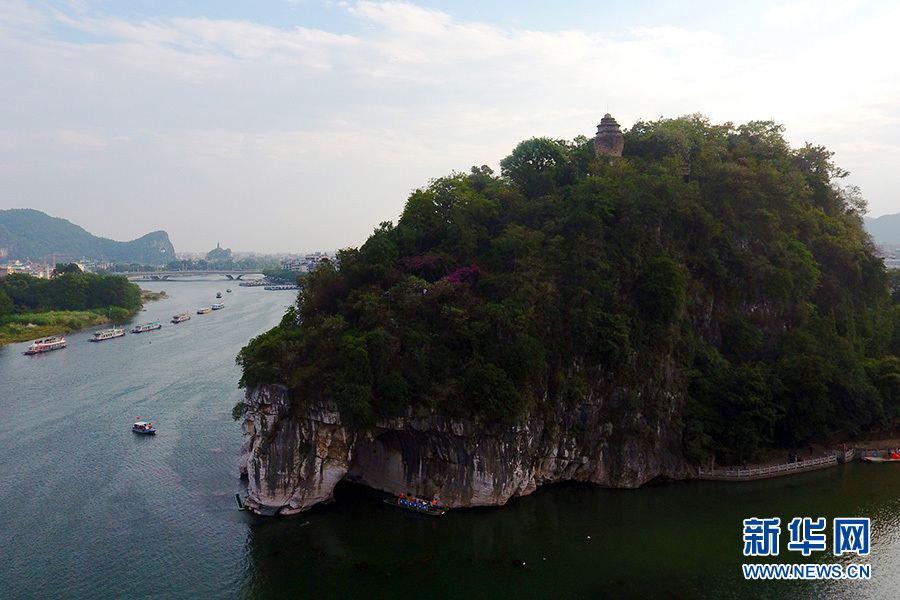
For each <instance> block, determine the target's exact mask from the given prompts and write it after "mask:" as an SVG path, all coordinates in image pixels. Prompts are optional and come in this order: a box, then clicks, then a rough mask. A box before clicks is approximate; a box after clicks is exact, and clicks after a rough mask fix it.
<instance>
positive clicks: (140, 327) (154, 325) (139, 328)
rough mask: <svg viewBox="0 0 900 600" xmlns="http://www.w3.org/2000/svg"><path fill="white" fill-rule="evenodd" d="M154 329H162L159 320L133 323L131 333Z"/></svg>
mask: <svg viewBox="0 0 900 600" xmlns="http://www.w3.org/2000/svg"><path fill="white" fill-rule="evenodd" d="M154 329H162V325H160V324H159V321H153V322H152V323H144V324H143V325H135V326H134V329H132V330H131V333H144V332H145V331H153V330H154Z"/></svg>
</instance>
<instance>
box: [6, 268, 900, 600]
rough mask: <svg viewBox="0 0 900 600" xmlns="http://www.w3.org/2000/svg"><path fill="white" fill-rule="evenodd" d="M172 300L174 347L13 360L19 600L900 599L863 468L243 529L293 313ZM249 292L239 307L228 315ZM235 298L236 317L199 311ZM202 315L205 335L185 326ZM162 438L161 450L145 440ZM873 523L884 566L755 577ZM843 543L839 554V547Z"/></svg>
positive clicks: (259, 521)
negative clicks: (274, 365) (263, 416)
mask: <svg viewBox="0 0 900 600" xmlns="http://www.w3.org/2000/svg"><path fill="white" fill-rule="evenodd" d="M142 286H143V287H145V288H149V289H151V290H153V291H160V290H161V289H163V290H165V291H166V293H167V294H168V295H169V296H170V298H169V299H166V300H161V301H158V302H153V303H150V304H148V305H147V306H146V307H145V309H146V310H145V311H144V312H141V313H139V314H138V315H137V316H136V317H135V318H134V320H133V321H132V322H130V323H127V324H126V327H127V328H129V329H130V326H132V325H133V324H134V323H141V322H147V321H152V320H156V319H159V320H160V321H162V322H163V323H164V326H163V328H162V329H161V330H158V331H152V332H148V333H143V334H140V335H135V334H130V333H129V334H127V335H126V336H125V337H124V338H121V339H113V340H109V341H104V342H100V343H88V341H87V340H88V338H89V337H90V334H91V332H90V331H85V332H81V333H78V334H73V335H70V336H67V339H68V342H69V345H68V347H67V348H65V349H64V350H58V351H55V352H50V353H48V354H45V355H38V356H23V355H22V351H23V350H24V349H25V348H27V346H28V345H27V344H12V345H9V346H6V347H4V348H0V599H3V600H7V599H10V600H18V599H30V598H34V599H41V600H44V599H50V598H73V599H85V600H86V599H92V600H93V599H104V598H109V599H114V598H123V599H124V598H129V599H131V598H135V599H136V598H157V599H159V598H162V599H186V600H187V599H195V598H224V599H232V598H234V599H246V600H262V599H280V598H300V599H305V598H310V599H312V598H316V599H322V598H325V599H327V598H335V599H338V598H367V599H372V598H395V597H407V596H412V597H415V598H422V599H426V600H428V599H432V598H438V599H443V598H446V599H471V598H487V599H492V600H496V599H499V598H534V599H543V598H554V599H562V598H590V599H595V598H726V599H727V598H736V599H737V598H803V599H806V598H810V599H812V598H829V599H835V600H837V599H881V598H888V597H893V596H895V591H896V590H897V589H898V588H900V465H893V464H885V465H875V464H863V463H852V464H849V465H842V466H838V467H835V468H829V469H824V470H821V471H817V472H813V473H806V474H801V475H794V476H789V477H785V478H780V479H772V480H767V481H759V482H753V483H718V482H699V481H698V482H686V483H677V484H667V485H659V486H645V487H643V488H641V489H639V490H605V489H600V488H597V487H594V486H589V485H562V486H554V487H550V488H547V489H543V490H540V491H538V492H537V493H535V494H533V495H532V496H529V497H525V498H519V499H515V500H513V501H511V502H510V503H509V504H508V505H507V506H505V507H502V508H494V509H475V510H457V511H451V512H450V513H448V514H447V515H445V516H443V517H440V518H434V517H427V516H423V515H417V514H413V513H408V512H405V511H402V510H399V509H396V508H393V507H390V506H388V505H385V504H383V503H382V502H380V498H381V496H379V495H378V494H376V493H373V492H370V491H367V490H364V489H360V488H357V487H354V486H349V485H348V486H346V487H342V488H340V489H339V490H338V494H337V499H338V501H337V502H336V503H335V504H332V505H330V506H325V507H319V508H316V509H313V510H311V511H309V512H307V513H305V514H303V515H300V516H297V517H294V518H290V519H264V518H259V517H254V516H253V515H249V514H246V513H244V512H239V511H238V510H236V505H235V501H234V494H235V493H236V492H243V491H244V489H245V484H244V483H243V482H242V481H241V480H240V478H239V477H238V473H237V459H238V454H239V448H240V446H241V444H242V443H243V441H244V438H243V436H242V435H241V432H240V425H239V423H236V422H235V421H233V420H232V417H231V410H232V407H233V406H234V405H235V403H236V402H238V401H239V400H240V399H241V397H242V392H241V390H239V389H238V387H237V381H238V379H239V377H240V369H239V368H238V367H237V366H236V365H235V363H234V358H235V355H236V354H237V352H238V351H239V350H240V348H241V347H242V346H243V345H244V344H246V343H247V341H248V340H249V339H250V338H252V337H254V336H256V335H259V334H260V333H263V332H264V331H266V330H267V329H269V328H271V327H272V326H274V325H275V324H277V323H278V321H279V320H280V318H281V316H282V314H283V313H284V310H285V307H286V306H287V305H289V304H291V302H292V301H293V299H294V296H293V294H292V293H291V292H267V291H265V290H263V289H262V288H246V287H238V286H237V284H236V283H235V282H225V281H217V280H211V279H209V280H204V279H192V280H178V281H166V282H158V283H146V282H145V283H142ZM228 286H231V288H232V290H233V292H232V293H225V288H226V287H228ZM216 291H221V292H223V299H222V301H223V302H224V303H225V304H226V308H225V309H224V310H220V311H215V312H212V313H209V314H205V315H197V314H195V313H196V309H197V308H198V307H200V306H204V305H206V306H208V305H210V304H212V303H213V302H214V301H215V298H214V294H215V292H216ZM184 311H189V312H190V313H191V316H192V318H191V320H190V321H187V322H185V323H182V324H179V325H174V324H171V323H169V320H170V319H171V317H172V315H174V314H176V313H180V312H184ZM137 418H142V419H145V420H150V421H152V422H153V423H154V425H155V426H156V427H157V429H158V433H157V435H156V436H139V435H136V434H133V433H132V432H131V430H130V424H131V422H132V421H133V420H135V419H137ZM751 517H757V518H770V517H780V518H781V522H782V523H783V524H784V525H785V526H786V524H787V523H788V521H790V519H791V518H793V517H812V518H818V517H824V518H826V519H827V520H828V524H829V530H828V531H829V532H830V525H831V522H832V520H833V519H835V518H838V517H841V518H844V517H868V518H870V519H871V546H872V548H871V553H870V554H869V555H868V556H864V557H858V556H850V557H848V556H841V557H835V556H833V555H832V554H831V553H830V551H829V552H813V553H812V555H811V556H810V557H809V558H804V557H803V556H802V554H800V553H799V552H794V551H788V550H787V549H786V547H785V546H786V543H787V529H786V527H784V526H783V531H782V536H781V537H782V539H781V554H780V555H779V556H777V557H775V558H774V559H768V558H766V559H762V558H759V559H751V558H749V557H744V556H743V554H742V549H743V520H744V519H748V518H751ZM829 541H830V535H829ZM810 561H811V562H813V563H819V564H842V565H846V564H869V565H871V578H870V579H869V580H867V581H846V580H844V581H753V580H745V579H744V577H743V574H742V572H741V564H742V563H747V562H753V563H762V562H781V563H803V562H810Z"/></svg>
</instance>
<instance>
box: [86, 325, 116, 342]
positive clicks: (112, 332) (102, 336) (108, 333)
mask: <svg viewBox="0 0 900 600" xmlns="http://www.w3.org/2000/svg"><path fill="white" fill-rule="evenodd" d="M123 335H125V330H124V329H122V327H121V326H119V327H113V328H111V329H104V330H103V331H96V332H94V337H92V338H91V339H89V340H88V341H89V342H102V341H103V340H111V339H113V338H118V337H122V336H123Z"/></svg>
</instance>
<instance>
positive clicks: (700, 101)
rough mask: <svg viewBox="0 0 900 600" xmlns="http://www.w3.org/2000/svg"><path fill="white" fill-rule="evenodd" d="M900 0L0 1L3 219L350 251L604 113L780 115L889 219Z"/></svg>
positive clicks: (246, 245) (127, 236) (899, 148)
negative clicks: (24, 212)
mask: <svg viewBox="0 0 900 600" xmlns="http://www.w3.org/2000/svg"><path fill="white" fill-rule="evenodd" d="M898 17H900V5H895V4H893V3H891V2H887V1H886V0H880V1H869V2H867V1H853V0H847V1H843V2H836V1H824V2H816V3H814V2H811V1H803V0H801V1H795V2H789V3H784V2H776V1H774V0H767V1H762V2H758V3H752V5H751V4H750V3H742V4H739V5H732V4H731V3H719V2H712V1H711V0H704V1H695V2H681V3H677V4H675V3H668V2H662V1H660V0H653V1H649V2H641V3H631V4H629V5H620V4H613V5H603V6H598V5H597V4H596V3H587V2H565V1H563V2H559V3H553V4H552V5H537V4H536V3H534V4H533V3H522V2H512V1H511V0H498V1H497V2H491V3H485V2H474V1H471V0H459V1H454V2H451V1H450V0H417V1H415V2H371V1H362V2H333V1H325V0H273V1H269V2H259V3H253V4H249V3H244V2H235V1H223V2H196V3H182V2H175V1H172V0H160V1H155V2H148V1H145V0H135V1H132V2H127V3H109V2H100V1H97V0H80V1H77V2H76V1H69V0H48V1H38V2H24V1H19V0H0V72H2V75H3V80H4V86H3V87H2V89H0V103H2V106H3V111H2V116H0V189H2V190H3V191H2V193H0V208H2V209H6V208H33V209H36V210H40V211H42V212H45V213H47V214H48V215H51V216H54V217H60V218H64V219H67V220H69V221H71V222H72V223H75V224H76V225H79V226H80V227H82V228H84V229H85V230H87V231H89V232H90V233H92V234H94V235H96V236H98V237H106V238H110V239H114V240H117V241H129V240H132V239H135V238H138V237H140V236H142V235H144V234H146V233H148V232H151V231H155V230H165V231H166V232H167V233H168V234H169V237H170V239H171V241H172V243H173V245H174V246H175V248H176V250H177V251H179V252H182V251H184V252H208V251H209V249H212V248H215V246H216V243H217V242H218V243H220V244H221V245H222V247H228V248H232V250H233V251H245V252H260V253H267V254H274V253H285V252H295V253H296V252H298V250H297V249H298V248H306V249H308V250H303V252H308V251H317V250H318V251H333V250H334V249H338V248H346V247H357V246H359V245H361V244H362V243H363V242H364V241H365V240H366V238H367V237H368V235H369V234H370V233H371V232H372V231H373V230H374V229H375V228H376V227H378V225H379V223H381V222H383V221H393V222H396V221H397V219H398V217H399V215H400V213H401V211H402V210H403V206H404V205H405V203H406V200H407V198H408V196H409V194H410V192H412V191H413V190H415V189H416V188H421V187H424V186H427V185H428V183H429V181H430V180H432V179H434V178H438V177H443V176H445V175H450V174H452V173H453V172H468V170H469V168H470V167H471V166H473V165H479V166H480V165H488V166H490V167H491V168H493V169H494V170H495V172H498V173H499V162H500V160H501V159H502V158H504V157H505V156H506V155H508V154H509V153H510V152H511V151H512V150H513V148H515V146H516V144H518V143H519V142H521V141H523V140H526V139H529V138H532V137H540V136H546V137H551V138H555V139H566V140H571V139H573V138H574V137H576V136H578V135H585V136H588V137H591V136H593V135H594V133H595V131H596V125H597V123H599V121H600V119H601V118H602V116H603V115H604V114H605V113H606V112H609V113H611V114H612V115H613V116H614V117H615V118H616V119H617V120H618V122H619V123H620V125H621V126H622V127H623V128H625V129H627V128H630V127H631V126H633V125H634V123H635V122H637V121H638V120H645V121H649V120H656V119H659V118H661V117H665V118H676V117H679V116H681V115H685V114H693V113H701V114H704V115H706V116H707V117H708V118H709V120H710V122H712V123H716V124H718V123H725V122H733V123H735V124H740V123H745V122H748V121H754V120H773V121H775V122H776V123H779V124H782V125H783V126H784V127H785V134H784V135H785V138H786V139H787V141H788V142H789V143H790V144H791V145H792V146H793V147H795V148H797V147H802V146H803V145H804V143H806V142H809V143H812V144H814V145H824V146H825V147H827V148H828V149H829V150H831V151H833V152H834V153H835V156H834V161H835V163H836V164H837V165H838V166H840V167H841V168H843V169H846V170H848V171H850V173H851V175H850V177H848V178H847V179H846V180H842V181H841V183H842V184H852V185H857V186H859V188H860V190H861V193H862V195H863V197H864V198H865V199H866V200H867V201H868V203H869V216H871V217H878V216H882V215H885V214H893V213H896V212H898V210H900V206H898V202H897V201H896V200H895V191H894V190H895V189H897V188H900V171H898V170H897V169H896V166H895V165H896V164H897V159H898V158H900V93H898V91H900V90H898V87H900V77H898V76H897V75H898V70H900V67H898V66H897V64H896V61H892V60H889V57H890V56H897V55H898V54H900V52H898V50H900V48H898V46H900V41H898V36H896V34H895V33H894V32H893V28H894V23H896V22H897V21H898Z"/></svg>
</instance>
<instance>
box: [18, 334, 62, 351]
mask: <svg viewBox="0 0 900 600" xmlns="http://www.w3.org/2000/svg"><path fill="white" fill-rule="evenodd" d="M65 347H66V338H64V337H63V336H61V335H54V336H53V337H48V338H44V339H42V340H34V341H33V342H31V346H29V347H28V350H26V351H25V352H23V353H22V354H40V353H42V352H50V351H51V350H59V349H60V348H65Z"/></svg>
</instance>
